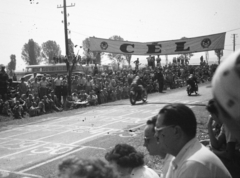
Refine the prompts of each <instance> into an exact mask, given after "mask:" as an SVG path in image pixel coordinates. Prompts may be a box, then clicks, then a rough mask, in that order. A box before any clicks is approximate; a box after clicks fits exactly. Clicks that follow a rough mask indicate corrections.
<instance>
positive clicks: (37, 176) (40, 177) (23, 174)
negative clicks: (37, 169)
mask: <svg viewBox="0 0 240 178" xmlns="http://www.w3.org/2000/svg"><path fill="white" fill-rule="evenodd" d="M0 172H7V173H13V174H19V175H22V176H31V177H36V178H42V176H39V175H34V174H28V173H21V172H15V171H7V170H2V169H0Z"/></svg>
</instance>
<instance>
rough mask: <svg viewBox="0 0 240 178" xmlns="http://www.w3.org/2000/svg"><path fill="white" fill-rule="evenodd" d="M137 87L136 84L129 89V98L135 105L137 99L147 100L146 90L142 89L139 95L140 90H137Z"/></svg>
mask: <svg viewBox="0 0 240 178" xmlns="http://www.w3.org/2000/svg"><path fill="white" fill-rule="evenodd" d="M137 87H138V86H132V87H131V90H130V97H129V99H130V103H131V104H132V105H135V103H136V102H137V101H143V102H147V97H148V94H147V90H146V89H143V91H142V95H140V92H138V91H137V90H138V89H137Z"/></svg>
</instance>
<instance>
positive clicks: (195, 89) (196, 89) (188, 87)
mask: <svg viewBox="0 0 240 178" xmlns="http://www.w3.org/2000/svg"><path fill="white" fill-rule="evenodd" d="M197 91H198V84H197V83H195V87H194V88H193V87H191V85H190V84H188V85H187V94H188V96H191V94H192V93H194V92H195V94H196V95H197V94H198V93H197Z"/></svg>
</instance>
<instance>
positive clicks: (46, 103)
mask: <svg viewBox="0 0 240 178" xmlns="http://www.w3.org/2000/svg"><path fill="white" fill-rule="evenodd" d="M42 101H43V103H44V106H45V110H46V112H47V113H52V112H53V107H52V102H51V101H50V100H49V99H48V97H47V96H46V95H44V96H43V100H42Z"/></svg>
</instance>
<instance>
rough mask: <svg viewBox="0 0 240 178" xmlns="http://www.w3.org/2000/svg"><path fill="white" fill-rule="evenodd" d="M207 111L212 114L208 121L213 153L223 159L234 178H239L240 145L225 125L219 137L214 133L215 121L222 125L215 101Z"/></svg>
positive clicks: (211, 102) (212, 101) (209, 105)
mask: <svg viewBox="0 0 240 178" xmlns="http://www.w3.org/2000/svg"><path fill="white" fill-rule="evenodd" d="M207 110H208V111H209V112H210V114H211V115H210V117H209V120H208V134H209V138H210V145H211V148H212V151H213V152H214V153H215V154H216V155H217V156H218V157H219V158H220V159H221V161H222V162H223V163H224V165H225V166H226V167H227V169H228V170H229V172H230V173H231V175H232V177H239V174H240V170H239V168H240V161H239V160H240V152H239V143H238V142H237V139H236V138H235V137H234V136H233V135H232V134H231V132H230V130H228V128H227V127H226V126H225V125H224V124H222V127H221V131H220V133H219V134H218V135H217V136H216V135H215V133H214V131H213V121H215V122H216V123H219V124H221V121H220V120H219V119H218V117H217V110H216V108H215V106H214V100H210V102H209V103H208V106H207ZM237 144H238V146H237Z"/></svg>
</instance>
